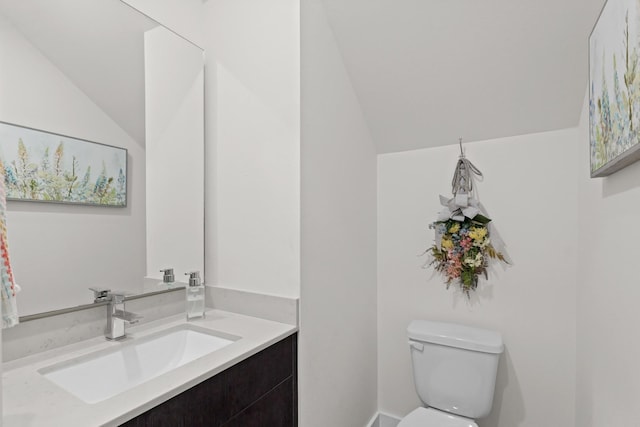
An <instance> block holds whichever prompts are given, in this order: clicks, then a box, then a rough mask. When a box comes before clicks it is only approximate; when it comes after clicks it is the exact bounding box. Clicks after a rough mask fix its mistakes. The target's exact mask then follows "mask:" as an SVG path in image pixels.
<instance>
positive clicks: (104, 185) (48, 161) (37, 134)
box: [0, 122, 127, 207]
mask: <svg viewBox="0 0 640 427" xmlns="http://www.w3.org/2000/svg"><path fill="white" fill-rule="evenodd" d="M0 177H2V178H4V180H5V181H4V182H5V187H6V192H7V199H8V200H23V201H37V202H53V203H71V204H80V205H97V206H112V207H125V206H127V150H126V149H124V148H119V147H113V146H110V145H105V144H100V143H96V142H91V141H86V140H83V139H79V138H74V137H71V136H66V135H60V134H57V133H52V132H46V131H43V130H37V129H32V128H28V127H23V126H19V125H15V124H10V123H4V122H0Z"/></svg>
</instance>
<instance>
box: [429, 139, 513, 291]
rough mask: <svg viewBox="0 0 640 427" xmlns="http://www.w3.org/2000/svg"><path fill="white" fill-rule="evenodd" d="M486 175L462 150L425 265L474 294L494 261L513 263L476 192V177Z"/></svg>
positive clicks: (439, 215) (432, 226) (450, 283)
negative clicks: (480, 279)
mask: <svg viewBox="0 0 640 427" xmlns="http://www.w3.org/2000/svg"><path fill="white" fill-rule="evenodd" d="M476 177H477V178H482V172H480V170H479V169H478V168H477V167H475V165H473V164H472V163H471V162H470V161H469V160H468V159H467V158H466V157H465V156H464V153H463V151H462V140H461V141H460V159H459V160H458V163H457V165H456V170H455V173H454V176H453V181H452V183H451V186H452V192H453V197H452V198H448V197H445V196H440V204H441V205H442V206H443V207H444V209H443V210H442V211H441V212H440V213H439V214H438V219H437V220H436V221H434V222H433V223H432V224H431V225H430V226H429V228H431V229H434V230H435V242H434V244H433V246H431V248H429V249H428V250H427V252H426V253H427V254H428V257H429V258H428V260H427V262H426V264H425V267H433V268H434V269H435V271H436V272H438V273H439V274H440V275H442V277H443V279H444V281H445V284H446V285H447V289H449V287H450V286H451V285H452V284H455V285H458V286H459V287H460V290H462V292H464V293H465V294H466V296H467V297H470V293H471V292H472V291H475V290H476V288H477V287H478V280H479V278H480V277H481V276H483V277H484V278H485V279H488V277H489V270H490V268H491V266H492V264H493V263H496V262H497V263H501V264H503V266H506V265H510V264H512V261H511V259H510V258H509V255H508V254H507V251H506V247H505V244H504V242H503V241H502V239H501V238H500V235H499V234H498V231H497V230H496V228H495V226H494V225H493V223H492V221H491V219H489V215H488V213H487V211H486V209H485V208H484V206H483V205H482V204H481V203H480V202H479V201H478V199H477V198H476V196H475V192H474V187H473V185H474V180H475V179H476Z"/></svg>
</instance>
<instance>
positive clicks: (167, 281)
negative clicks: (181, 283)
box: [158, 268, 176, 289]
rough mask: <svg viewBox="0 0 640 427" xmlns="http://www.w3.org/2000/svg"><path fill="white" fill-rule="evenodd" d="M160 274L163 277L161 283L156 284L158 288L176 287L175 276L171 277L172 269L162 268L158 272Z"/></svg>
mask: <svg viewBox="0 0 640 427" xmlns="http://www.w3.org/2000/svg"><path fill="white" fill-rule="evenodd" d="M160 273H163V276H162V282H160V283H158V286H162V287H166V288H167V289H173V288H174V287H175V286H176V276H174V275H173V268H164V269H162V270H160Z"/></svg>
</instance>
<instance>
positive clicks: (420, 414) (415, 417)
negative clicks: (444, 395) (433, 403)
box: [398, 408, 478, 427]
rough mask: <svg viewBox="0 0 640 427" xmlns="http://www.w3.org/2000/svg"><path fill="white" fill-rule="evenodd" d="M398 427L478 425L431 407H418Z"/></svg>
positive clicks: (475, 426)
mask: <svg viewBox="0 0 640 427" xmlns="http://www.w3.org/2000/svg"><path fill="white" fill-rule="evenodd" d="M398 427H478V425H477V424H476V423H474V422H473V420H470V419H468V418H463V417H458V416H456V415H451V414H447V413H446V412H442V411H438V410H436V409H432V408H418V409H416V410H415V411H413V412H411V413H410V414H409V415H407V416H406V417H404V418H403V419H402V421H400V424H398Z"/></svg>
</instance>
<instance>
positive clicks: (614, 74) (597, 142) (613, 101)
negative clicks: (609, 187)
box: [589, 0, 640, 178]
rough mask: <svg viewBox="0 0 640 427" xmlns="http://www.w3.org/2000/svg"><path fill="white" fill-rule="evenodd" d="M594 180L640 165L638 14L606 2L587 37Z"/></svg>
mask: <svg viewBox="0 0 640 427" xmlns="http://www.w3.org/2000/svg"><path fill="white" fill-rule="evenodd" d="M589 135H590V138H589V139H590V144H589V145H590V151H591V156H590V157H591V177H594V178H595V177H603V176H607V175H610V174H612V173H614V172H616V171H618V170H620V169H622V168H624V167H626V166H628V165H630V164H631V163H634V162H636V161H637V160H640V9H639V3H638V1H636V0H608V1H607V2H606V3H605V5H604V7H603V9H602V12H601V13H600V17H599V18H598V21H597V23H596V25H595V27H594V29H593V31H592V33H591V36H590V37H589Z"/></svg>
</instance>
